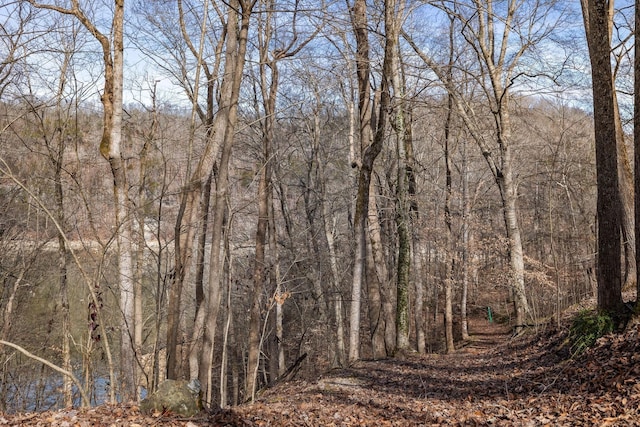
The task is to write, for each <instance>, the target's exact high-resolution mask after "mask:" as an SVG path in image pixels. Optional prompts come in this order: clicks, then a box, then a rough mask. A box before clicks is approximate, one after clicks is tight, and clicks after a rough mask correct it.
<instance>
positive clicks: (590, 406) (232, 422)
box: [0, 325, 640, 427]
mask: <svg viewBox="0 0 640 427" xmlns="http://www.w3.org/2000/svg"><path fill="white" fill-rule="evenodd" d="M486 327H488V328H489V329H486V330H481V329H478V328H477V327H476V330H475V331H474V332H475V334H476V338H475V340H473V341H472V342H471V343H470V344H469V345H467V346H466V347H465V348H464V349H462V350H460V351H459V352H457V353H455V354H450V355H426V356H420V355H411V354H409V355H407V356H405V357H404V358H403V359H387V360H378V361H362V362H359V363H357V364H356V365H355V366H354V367H352V368H348V369H342V370H335V371H332V372H330V373H328V374H327V375H326V376H324V377H323V378H319V379H317V380H316V381H315V382H312V383H309V382H305V381H297V382H292V383H283V384H280V385H278V386H276V387H274V388H273V389H270V390H267V391H266V392H265V393H264V394H263V395H262V396H261V398H260V400H258V401H257V402H255V403H254V404H249V405H242V406H239V407H237V408H234V409H233V410H227V411H221V412H218V413H216V414H203V415H202V416H199V417H195V418H192V419H180V418H177V417H172V416H170V415H168V414H159V416H144V415H142V414H140V411H139V410H138V408H137V407H136V406H127V405H119V406H115V407H114V406H108V405H107V406H101V407H98V408H92V409H87V410H68V409H67V410H61V411H57V412H49V413H42V414H20V415H15V416H11V417H10V416H8V415H5V416H4V417H0V426H1V425H25V426H45V425H46V426H58V427H63V426H68V427H71V426H73V427H75V426H80V427H84V426H109V427H110V426H114V427H120V426H134V427H135V426H138V425H139V426H169V427H174V426H175V427H178V426H180V427H195V426H204V425H222V426H225V425H226V426H247V427H248V426H390V427H391V426H436V425H440V426H474V425H492V426H547V425H548V426H562V425H566V426H592V425H602V426H634V425H640V351H639V350H640V339H639V337H640V332H639V330H638V328H637V327H634V328H631V329H630V330H629V331H628V332H627V333H626V334H624V335H612V336H608V337H605V338H603V339H601V340H600V341H599V342H598V343H597V346H596V347H595V348H593V349H591V350H588V351H586V352H585V353H584V354H583V355H582V356H580V357H579V358H577V359H575V360H571V361H566V360H565V359H564V355H565V353H563V351H561V349H562V342H563V340H564V335H563V333H564V332H563V331H556V332H554V331H550V332H547V333H546V334H544V335H538V336H536V337H528V338H520V339H518V340H513V341H509V338H508V336H507V335H499V334H496V333H497V332H499V331H497V329H496V328H497V327H496V326H495V325H494V326H489V325H486Z"/></svg>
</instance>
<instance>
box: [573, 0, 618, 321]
mask: <svg viewBox="0 0 640 427" xmlns="http://www.w3.org/2000/svg"><path fill="white" fill-rule="evenodd" d="M585 3H587V4H586V7H585ZM609 7H610V4H609V2H608V1H606V0H584V2H583V12H584V13H585V15H586V16H585V23H586V25H585V27H586V33H587V44H588V47H589V58H590V60H591V79H592V85H593V113H594V114H593V117H594V127H595V140H596V175H597V184H598V201H597V212H598V261H597V273H596V274H597V280H598V308H599V309H600V310H604V311H608V312H611V313H614V314H615V313H617V311H618V310H619V309H620V307H621V305H622V295H621V292H622V277H621V264H620V260H621V249H620V239H621V231H620V230H621V226H622V224H621V219H620V214H621V209H622V208H621V206H620V192H619V182H618V180H619V175H618V153H617V146H616V145H617V144H616V124H615V106H614V95H613V91H614V88H613V77H612V70H611V59H610V55H611V44H610V37H609V25H610V22H611V21H610V19H611V15H610V9H609Z"/></svg>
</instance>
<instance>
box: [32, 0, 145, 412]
mask: <svg viewBox="0 0 640 427" xmlns="http://www.w3.org/2000/svg"><path fill="white" fill-rule="evenodd" d="M30 3H31V4H32V5H33V6H34V7H37V8H41V9H49V10H53V11H55V12H58V13H61V14H64V15H71V16H73V17H75V18H76V19H77V20H78V21H79V22H80V23H81V24H82V25H83V26H84V27H85V28H86V29H87V30H88V31H89V32H90V33H91V34H92V35H93V36H94V37H95V38H96V40H97V41H98V43H99V44H100V47H101V48H102V57H103V65H104V92H103V94H102V97H101V101H102V105H103V120H104V123H103V133H102V140H101V141H100V153H101V154H102V156H103V157H104V158H105V159H106V160H107V161H108V162H109V165H110V167H111V173H112V174H113V189H114V199H115V225H116V229H117V230H118V233H117V236H116V246H117V253H118V286H119V290H120V310H121V312H122V323H121V326H120V327H121V330H120V338H121V343H120V375H121V378H120V384H121V394H122V397H123V399H125V400H131V399H134V398H135V396H136V385H135V378H136V374H135V373H136V362H135V349H134V342H133V325H134V322H135V305H134V286H133V261H132V259H133V253H132V248H131V241H132V239H131V231H132V230H131V216H130V215H129V212H130V209H129V201H128V197H127V186H126V167H125V164H124V163H125V162H124V159H123V158H122V154H121V145H122V97H123V69H124V0H114V4H113V15H112V19H111V27H110V29H109V35H106V34H104V33H103V32H101V31H100V29H99V28H98V27H97V25H96V24H95V23H94V22H93V21H91V19H90V18H89V16H88V15H87V14H86V13H85V11H84V10H83V9H82V7H81V6H80V3H79V0H72V1H71V7H70V8H64V7H60V6H57V5H54V4H45V3H37V2H36V1H35V0H30Z"/></svg>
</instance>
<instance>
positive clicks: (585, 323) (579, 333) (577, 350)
mask: <svg viewBox="0 0 640 427" xmlns="http://www.w3.org/2000/svg"><path fill="white" fill-rule="evenodd" d="M613 329H614V322H613V319H612V318H611V316H610V315H609V314H607V313H598V312H595V311H593V310H582V311H580V312H579V313H578V314H577V315H576V317H575V318H574V319H573V321H572V322H571V328H570V329H569V342H570V343H571V356H577V355H579V354H581V353H582V352H583V351H585V350H586V349H587V348H589V347H592V346H593V345H594V344H595V342H596V341H597V340H598V338H600V337H602V336H604V335H607V334H609V333H611V332H613Z"/></svg>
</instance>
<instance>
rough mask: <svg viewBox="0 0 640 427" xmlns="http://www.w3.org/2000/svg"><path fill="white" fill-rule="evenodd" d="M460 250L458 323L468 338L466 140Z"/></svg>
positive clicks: (467, 186)
mask: <svg viewBox="0 0 640 427" xmlns="http://www.w3.org/2000/svg"><path fill="white" fill-rule="evenodd" d="M461 143H462V232H461V233H462V250H461V252H462V253H461V266H460V267H461V269H462V272H461V273H462V278H461V282H462V283H461V288H462V289H461V295H460V324H461V328H462V339H463V340H464V341H466V340H468V339H469V320H468V318H467V299H468V294H469V270H470V268H471V266H470V265H469V263H470V262H471V257H470V256H469V252H470V251H471V247H470V246H471V245H470V243H471V240H470V230H469V228H470V227H469V212H470V205H469V163H468V158H467V141H466V140H464V139H463V140H462V142H461Z"/></svg>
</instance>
